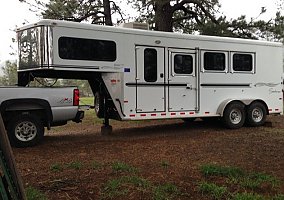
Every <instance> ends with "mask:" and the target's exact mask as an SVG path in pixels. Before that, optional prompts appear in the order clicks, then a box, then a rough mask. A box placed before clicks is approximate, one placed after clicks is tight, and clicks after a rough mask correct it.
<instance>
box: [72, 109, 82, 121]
mask: <svg viewBox="0 0 284 200" xmlns="http://www.w3.org/2000/svg"><path fill="white" fill-rule="evenodd" d="M84 115H85V112H84V111H83V110H79V111H78V112H77V114H76V117H75V119H73V120H72V121H73V122H76V123H79V122H82V119H83V118H84Z"/></svg>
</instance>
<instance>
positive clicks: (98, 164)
mask: <svg viewBox="0 0 284 200" xmlns="http://www.w3.org/2000/svg"><path fill="white" fill-rule="evenodd" d="M91 166H92V169H94V170H98V169H100V168H102V164H101V163H99V162H98V161H96V160H93V161H92V162H91Z"/></svg>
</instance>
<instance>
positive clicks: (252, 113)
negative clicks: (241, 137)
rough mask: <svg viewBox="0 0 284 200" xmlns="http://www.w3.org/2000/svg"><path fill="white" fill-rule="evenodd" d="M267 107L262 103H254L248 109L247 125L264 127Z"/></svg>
mask: <svg viewBox="0 0 284 200" xmlns="http://www.w3.org/2000/svg"><path fill="white" fill-rule="evenodd" d="M266 116H267V115H266V107H265V105H264V104H263V103H261V102H253V103H252V104H250V105H249V107H248V109H247V117H246V124H247V125H249V126H253V127H256V126H262V125H263V124H264V123H265V121H266Z"/></svg>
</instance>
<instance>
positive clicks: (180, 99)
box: [168, 49, 198, 111]
mask: <svg viewBox="0 0 284 200" xmlns="http://www.w3.org/2000/svg"><path fill="white" fill-rule="evenodd" d="M169 58H170V61H169V63H170V65H169V79H168V86H169V97H168V99H169V100H168V103H169V111H195V110H197V109H198V106H197V104H198V99H197V97H198V96H197V93H198V87H197V76H196V75H197V71H198V70H197V51H195V50H181V49H169Z"/></svg>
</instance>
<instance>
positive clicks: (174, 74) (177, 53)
mask: <svg viewBox="0 0 284 200" xmlns="http://www.w3.org/2000/svg"><path fill="white" fill-rule="evenodd" d="M176 55H182V56H183V55H184V56H191V57H192V72H191V73H190V74H179V73H176V72H175V56H176ZM195 57H196V54H195V53H188V52H171V74H172V76H173V77H175V76H178V77H188V76H195V68H196V59H195Z"/></svg>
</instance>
